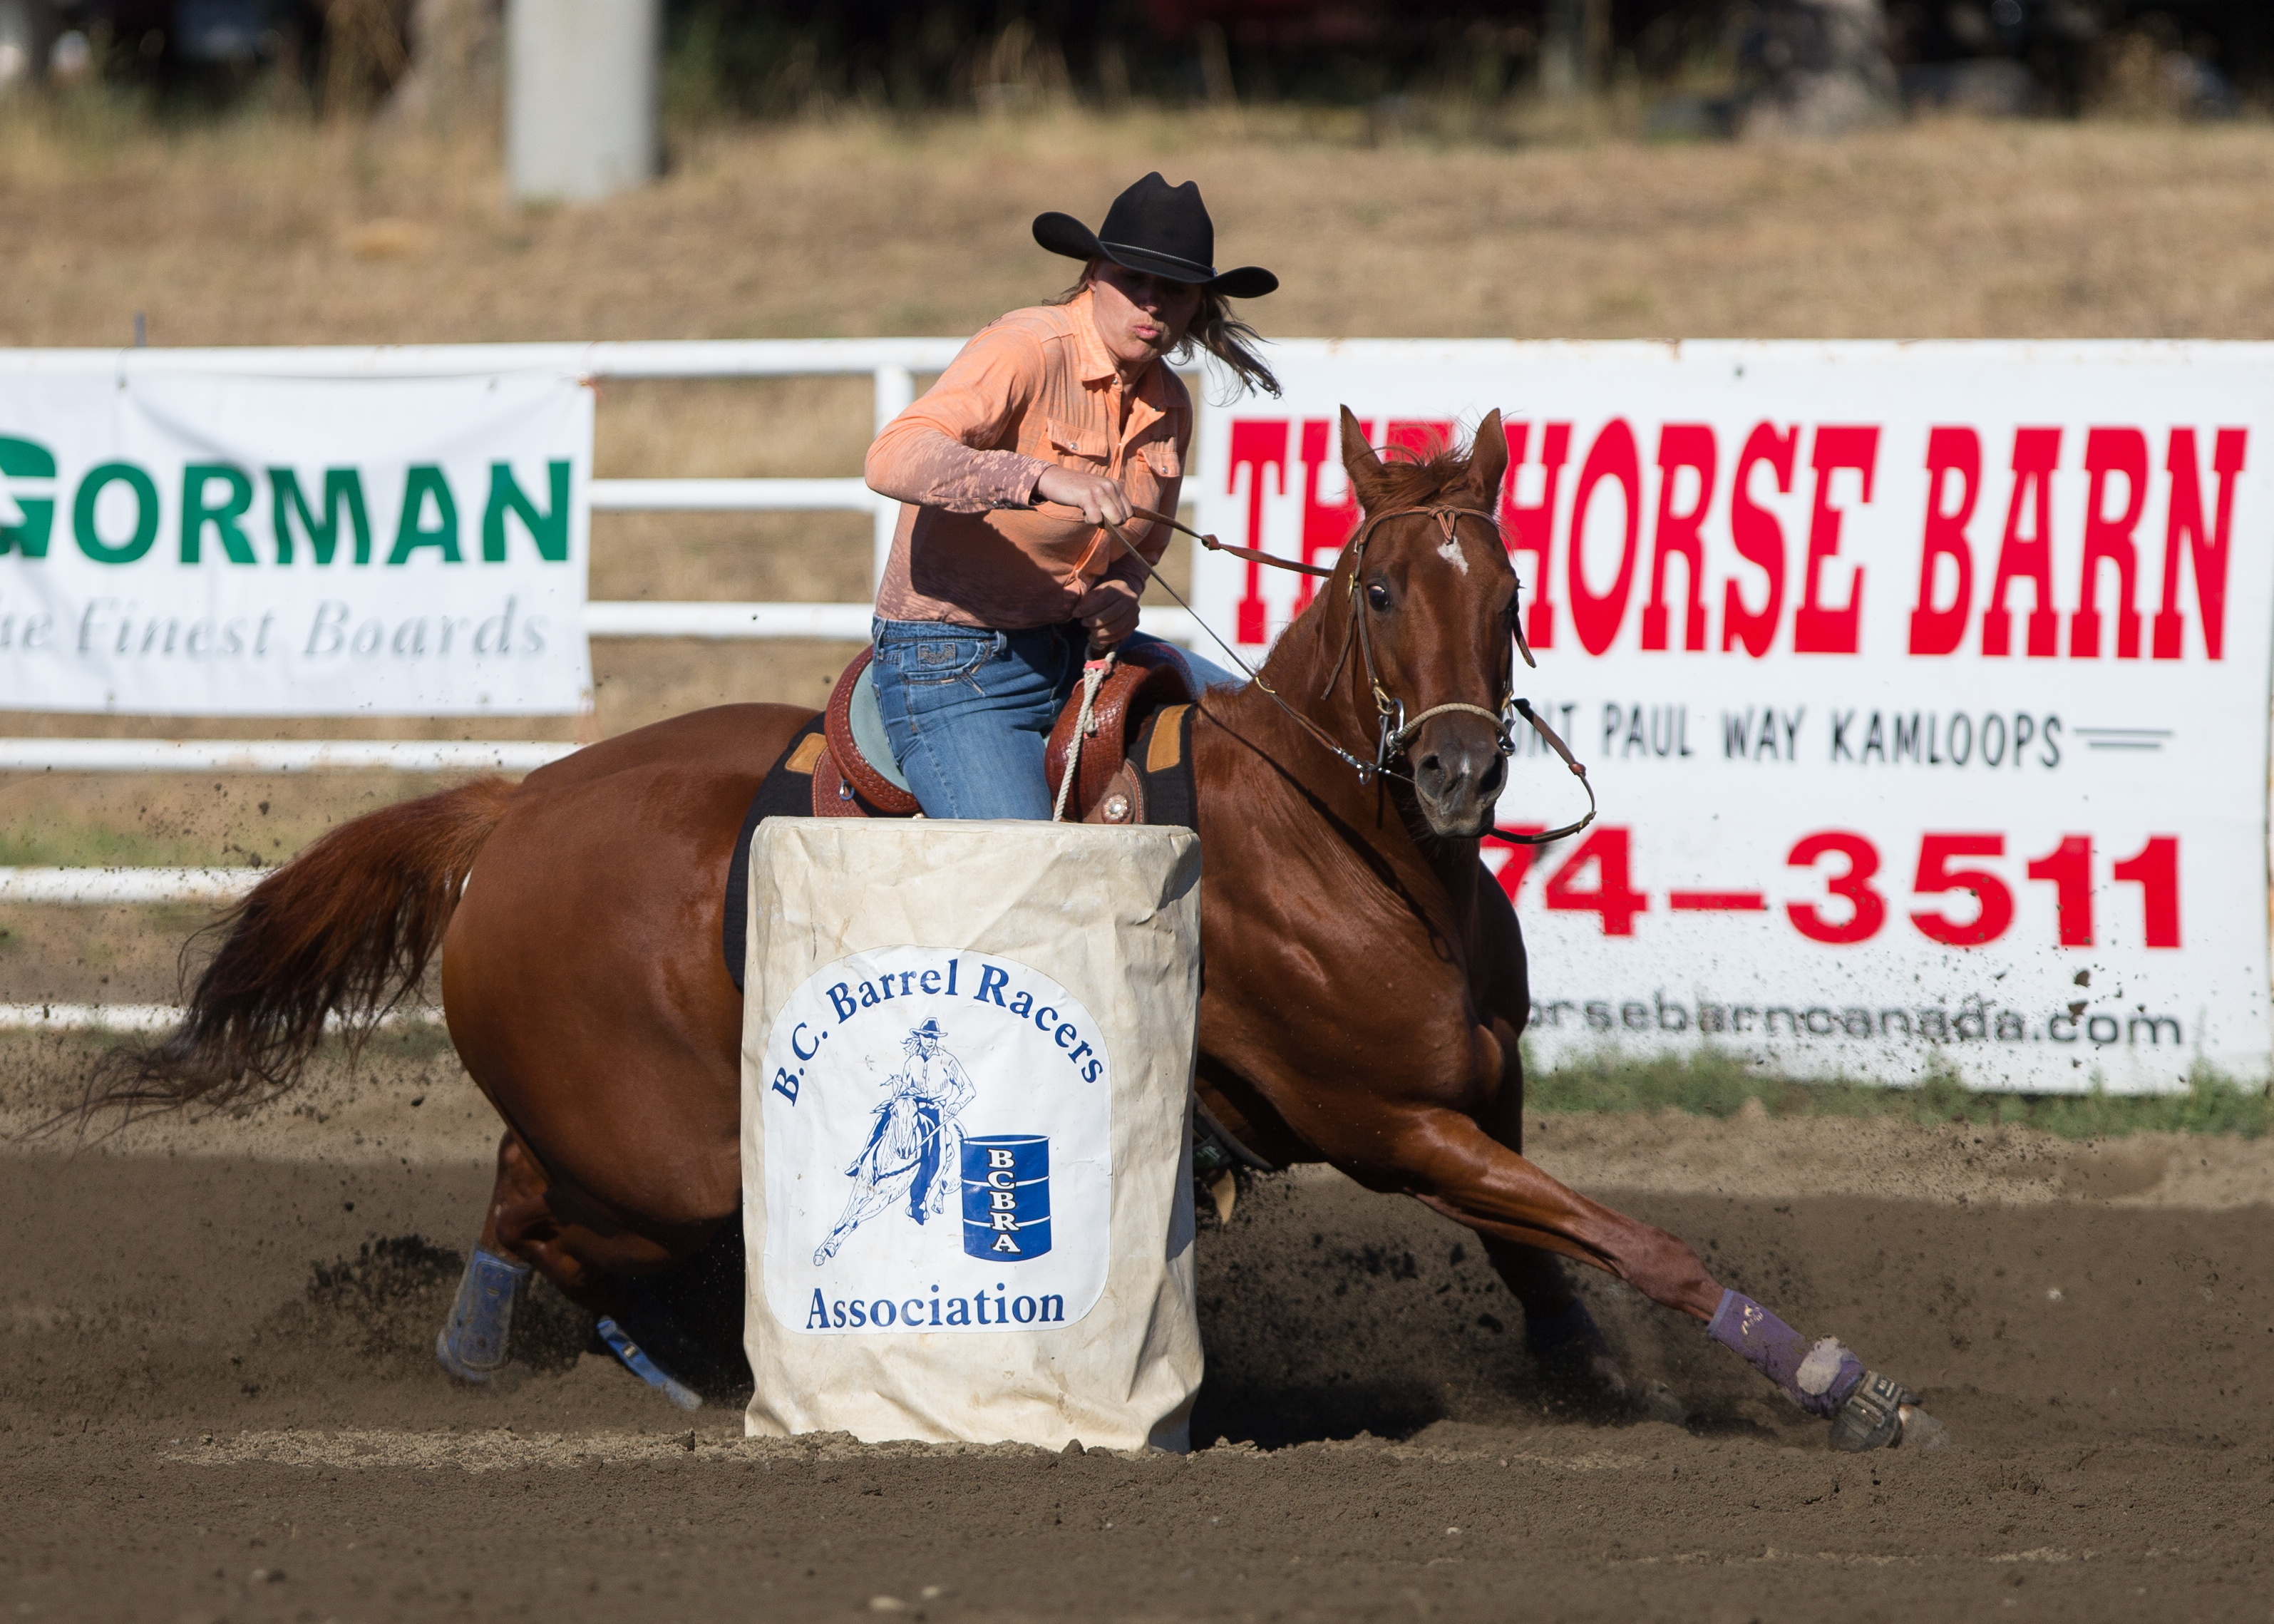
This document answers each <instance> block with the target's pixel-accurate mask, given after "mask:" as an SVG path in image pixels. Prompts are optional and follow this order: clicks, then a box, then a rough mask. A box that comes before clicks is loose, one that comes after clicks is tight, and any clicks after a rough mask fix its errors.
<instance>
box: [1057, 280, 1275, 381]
mask: <svg viewBox="0 0 2274 1624" xmlns="http://www.w3.org/2000/svg"><path fill="white" fill-rule="evenodd" d="M1103 263H1104V261H1103V260H1102V259H1092V260H1091V261H1090V262H1089V263H1088V265H1087V266H1084V267H1082V273H1081V281H1080V282H1076V283H1074V285H1073V287H1071V288H1068V289H1066V290H1065V292H1064V293H1061V294H1059V295H1058V297H1056V298H1053V299H1049V300H1046V301H1044V302H1045V303H1047V304H1051V305H1071V304H1073V301H1074V300H1076V299H1078V298H1080V297H1081V296H1082V294H1083V293H1084V291H1086V290H1087V289H1088V287H1089V284H1090V282H1092V280H1094V279H1095V278H1096V274H1097V267H1099V266H1100V265H1101V264H1103ZM1200 291H1201V307H1200V309H1199V310H1197V311H1195V312H1193V320H1192V325H1191V326H1190V327H1186V329H1185V335H1184V337H1183V338H1182V339H1180V340H1179V341H1178V344H1177V347H1176V348H1175V349H1174V350H1171V351H1169V359H1171V361H1178V362H1183V361H1189V360H1191V359H1192V358H1193V350H1195V349H1199V350H1206V351H1207V352H1208V353H1209V355H1211V356H1213V357H1216V360H1218V361H1219V362H1221V363H1222V364H1223V365H1224V370H1225V371H1226V372H1230V373H1231V380H1230V381H1231V393H1230V394H1228V395H1226V396H1225V397H1224V399H1223V400H1221V401H1219V402H1216V403H1217V404H1218V405H1220V406H1229V405H1230V404H1231V402H1234V401H1236V400H1238V399H1239V397H1240V396H1241V395H1245V394H1246V393H1247V392H1248V391H1249V390H1251V389H1261V390H1262V391H1263V392H1264V393H1265V394H1267V395H1270V396H1271V397H1272V398H1273V399H1274V400H1276V399H1277V398H1278V397H1279V380H1278V379H1277V378H1276V377H1275V376H1274V375H1273V374H1272V371H1271V369H1270V367H1269V366H1268V365H1265V364H1264V360H1263V357H1261V356H1260V355H1258V354H1256V353H1255V346H1256V345H1258V344H1261V343H1265V342H1269V341H1268V340H1266V339H1265V338H1264V336H1263V335H1261V333H1258V332H1257V331H1256V330H1255V329H1254V327H1250V326H1249V325H1248V324H1247V323H1246V321H1245V320H1241V319H1240V318H1239V316H1237V315H1235V314H1233V313H1232V308H1231V300H1230V299H1228V298H1226V297H1224V295H1223V294H1221V293H1216V292H1214V291H1212V290H1210V289H1206V288H1203V289H1201V290H1200Z"/></svg>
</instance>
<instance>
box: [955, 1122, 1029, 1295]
mask: <svg viewBox="0 0 2274 1624" xmlns="http://www.w3.org/2000/svg"><path fill="white" fill-rule="evenodd" d="M963 1250H964V1251H965V1252H968V1253H970V1254H971V1255H972V1256H973V1257H975V1258H985V1259H988V1260H989V1261H990V1262H994V1263H1021V1262H1024V1261H1025V1260H1026V1259H1028V1258H1039V1257H1041V1256H1042V1255H1043V1253H1044V1252H1048V1251H1049V1250H1050V1139H1048V1138H1047V1137H1045V1136H1044V1135H1042V1134H1039V1133H995V1134H989V1135H986V1136H984V1137H981V1136H978V1135H970V1136H967V1137H966V1138H965V1139H964V1141H963Z"/></svg>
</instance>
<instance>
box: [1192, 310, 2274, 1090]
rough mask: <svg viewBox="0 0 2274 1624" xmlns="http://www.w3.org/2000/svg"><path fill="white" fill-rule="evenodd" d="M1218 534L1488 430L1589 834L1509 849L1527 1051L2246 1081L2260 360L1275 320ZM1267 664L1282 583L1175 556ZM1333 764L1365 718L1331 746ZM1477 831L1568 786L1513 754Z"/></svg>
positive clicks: (2258, 1054)
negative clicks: (1355, 451) (1592, 788)
mask: <svg viewBox="0 0 2274 1624" xmlns="http://www.w3.org/2000/svg"><path fill="white" fill-rule="evenodd" d="M1274 365H1275V366H1276V367H1277V368H1278V370H1279V373H1280V377H1281V379H1282V380H1283V381H1284V383H1285V384H1286V386H1287V393H1286V396H1285V398H1284V400H1282V401H1279V402H1263V403H1258V402H1245V403H1243V404H1241V405H1239V406H1238V407H1235V408H1233V409H1231V410H1228V411H1217V412H1213V413H1210V414H1209V416H1208V417H1207V419H1206V421H1205V424H1204V426H1203V431H1202V442H1201V455H1200V460H1199V468H1198V470H1197V473H1196V477H1195V479H1194V480H1193V485H1194V486H1195V487H1196V488H1195V489H1194V490H1193V496H1194V498H1195V500H1197V502H1198V505H1199V508H1200V523H1201V528H1202V529H1203V530H1213V531H1215V532H1216V533H1217V534H1219V535H1221V536H1222V537H1223V538H1224V539H1225V540H1227V541H1231V542H1238V543H1244V544H1246V545H1252V546H1259V547H1266V548H1269V550H1270V551H1272V552H1274V553H1281V554H1284V555H1286V556H1289V557H1297V556H1301V557H1306V558H1312V559H1324V560H1332V558H1333V556H1334V554H1335V553H1336V551H1337V549H1338V548H1339V547H1340V545H1342V543H1343V542H1344V539H1345V538H1347V536H1348V535H1349V533H1350V530H1351V525H1352V510H1351V508H1349V506H1348V503H1347V492H1346V488H1345V482H1344V476H1343V472H1342V469H1341V466H1340V462H1339V460H1338V457H1337V448H1336V440H1335V426H1334V425H1335V419H1336V412H1337V407H1338V406H1340V405H1341V404H1343V403H1344V402H1347V403H1348V404H1349V405H1350V406H1351V408H1352V410H1354V411H1355V412H1356V413H1357V414H1358V415H1359V417H1360V418H1361V419H1363V420H1364V422H1365V424H1366V425H1367V432H1368V433H1369V436H1370V437H1371V438H1372V440H1374V442H1375V443H1377V444H1390V445H1397V444H1406V445H1419V444H1422V443H1425V442H1426V441H1427V440H1430V439H1431V438H1432V437H1434V436H1442V435H1444V434H1446V433H1449V432H1459V431H1461V430H1465V428H1466V427H1467V426H1470V425H1474V424H1475V423H1476V422H1477V421H1478V420H1479V419H1480V417H1482V416H1483V415H1484V413H1485V412H1486V411H1487V410H1489V409H1491V408H1493V407H1499V408H1500V409H1501V410H1502V411H1503V413H1504V414H1505V422H1506V431H1507V435H1508V442H1509V449H1510V469H1511V471H1510V479H1509V483H1508V485H1507V486H1506V487H1505V489H1504V490H1503V492H1502V523H1503V526H1504V529H1505V530H1506V533H1507V536H1508V538H1509V541H1510V547H1511V553H1512V557H1513V561H1514V563H1515V565H1516V567H1517V571H1518V573H1519V575H1521V576H1522V578H1523V582H1524V589H1525V605H1526V622H1525V623H1526V627H1527V630H1528V632H1529V635H1530V637H1531V641H1532V646H1533V648H1534V650H1536V651H1537V653H1538V656H1539V660H1540V668H1539V670H1538V671H1536V672H1525V671H1523V670H1522V669H1521V668H1520V667H1519V671H1518V682H1519V692H1527V693H1528V695H1529V696H1530V697H1531V698H1532V701H1533V703H1535V704H1536V705H1537V706H1538V707H1539V708H1540V710H1541V711H1543V712H1545V713H1546V714H1547V716H1548V717H1549V718H1550V719H1551V720H1553V721H1554V722H1555V725H1556V726H1557V727H1558V728H1559V729H1560V730H1561V731H1562V732H1563V733H1564V734H1565V736H1566V737H1567V738H1568V739H1569V740H1570V743H1571V745H1572V747H1573V748H1574V749H1575V750H1576V751H1577V753H1578V754H1579V756H1581V757H1582V759H1584V760H1585V761H1586V762H1587V763H1589V765H1590V768H1591V770H1592V772H1593V779H1594V782H1595V785H1596V787H1597V791H1598V793H1599V794H1600V797H1601V802H1602V808H1603V810H1602V816H1601V820H1600V823H1597V825H1596V826H1595V827H1594V828H1593V829H1591V830H1589V831H1587V832H1586V833H1585V834H1584V835H1583V836H1581V837H1579V838H1577V839H1574V840H1570V841H1567V842H1564V843H1562V845H1561V846H1557V847H1554V848H1551V849H1548V850H1546V851H1543V852H1541V853H1539V854H1538V855H1536V856H1534V855H1532V853H1528V852H1525V851H1520V850H1516V849H1513V848H1510V847H1508V846H1499V845H1494V846H1488V848H1487V861H1489V862H1491V863H1492V864H1494V865H1495V868H1496V871H1497V872H1498V873H1499V875H1500V877H1501V882H1502V886H1503V888H1504V889H1506V890H1507V891H1509V892H1510V895H1511V896H1512V897H1514V898H1516V899H1517V909H1518V912H1519V914H1520V915H1521V916H1522V918H1523V920H1524V923H1525V933H1526V940H1527V943H1528V944H1529V947H1530V950H1531V966H1532V999H1533V1004H1532V1028H1531V1038H1530V1041H1531V1046H1532V1054H1533V1056H1535V1058H1537V1059H1540V1060H1545V1061H1547V1062H1549V1063H1555V1062H1561V1061H1567V1060H1570V1059H1572V1058H1575V1057H1577V1056H1583V1055H1585V1054H1590V1053H1598V1052H1600V1051H1602V1050H1603V1049H1623V1050H1626V1051H1629V1052H1635V1053H1645V1052H1653V1051H1664V1050H1667V1049H1677V1050H1678V1049H1687V1048H1694V1047H1695V1046H1697V1045H1698V1044H1700V1043H1705V1044H1708V1045H1713V1046H1715V1047H1718V1048H1721V1049H1727V1050H1729V1051H1733V1052H1736V1053H1739V1054H1744V1055H1751V1056H1759V1057H1762V1058H1765V1059H1769V1060H1773V1061H1775V1062H1777V1063H1779V1064H1782V1065H1784V1066H1785V1067H1787V1068H1788V1069H1789V1070H1791V1071H1795V1072H1796V1073H1806V1074H1812V1075H1825V1074H1829V1073H1834V1072H1844V1073H1846V1074H1848V1075H1850V1076H1853V1077H1856V1078H1858V1079H1870V1080H1877V1081H1895V1080H1902V1079H1916V1078H1918V1077H1920V1076H1923V1075H1924V1074H1925V1072H1926V1071H1927V1070H1928V1068H1929V1067H1930V1066H1931V1065H1932V1064H1937V1063H1941V1064H1948V1065H1950V1066H1952V1067H1954V1068H1955V1069H1956V1070H1957V1071H1958V1072H1959V1074H1960V1075H1962V1077H1963V1078H1964V1079H1966V1080H1967V1081H1968V1082H1969V1083H1971V1084H1973V1085H1975V1086H1982V1087H1995V1088H2006V1089H2022V1090H2031V1091H2054V1090H2082V1089H2086V1088H2090V1087H2092V1086H2096V1085H2105V1086H2107V1087H2108V1088H2110V1089H2112V1090H2117V1091H2138V1090H2149V1089H2164V1088H2171V1087H2174V1086H2179V1085H2180V1082H2181V1081H2182V1080H2183V1079H2184V1078H2185V1076H2186V1074H2187V1070H2188V1068H2189V1066H2190V1065H2191V1064H2195V1062H2197V1061H2203V1062H2208V1063H2209V1064H2212V1065H2214V1066H2216V1067H2218V1068H2220V1069H2222V1070H2225V1071H2229V1072H2232V1073H2235V1074H2238V1075H2240V1076H2243V1077H2247V1078H2251V1079H2263V1078H2264V1077H2265V1075H2266V1073H2267V1070H2268V1067H2269V1064H2270V1058H2274V1041H2270V1025H2269V1022H2270V1013H2269V1008H2268V1005H2269V997H2268V951H2267V925H2268V889H2267V795H2268V778H2267V766H2268V760H2267V747H2268V675H2269V673H2268V661H2269V628H2270V615H2274V347H2268V346H2259V345H2218V344H2202V345H2146V344H2142V345H2067V346H2063V345H2018V344H1964V345H1962V344H1917V345H1894V344H1835V345H1812V344H1740V343H1703V344H1686V345H1682V346H1678V347H1677V346H1659V345H1643V344H1613V345H1547V344H1540V345H1525V344H1495V343H1477V344H1419V343H1388V342H1382V343H1349V344H1342V345H1325V344H1297V345H1289V346H1285V347H1284V350H1281V351H1276V352H1275V355H1274ZM1195 568H1196V576H1195V581H1194V605H1195V606H1196V607H1197V608H1198V609H1199V610H1200V612H1201V614H1202V615H1203V616H1204V617H1205V618H1206V619H1207V620H1209V622H1210V623H1211V624H1213V625H1215V626H1216V627H1218V628H1222V629H1225V630H1228V631H1230V630H1236V632H1237V635H1238V637H1239V641H1240V642H1241V643H1245V644H1246V645H1248V650H1252V651H1254V652H1256V653H1260V652H1261V648H1262V646H1263V645H1264V643H1266V641H1267V639H1268V638H1269V636H1272V635H1276V633H1277V632H1278V630H1279V629H1280V628H1283V627H1284V625H1285V623H1286V621H1287V620H1288V618H1289V616H1290V614H1291V613H1292V612H1293V610H1294V608H1295V605H1296V603H1297V599H1298V595H1299V594H1302V593H1304V592H1306V583H1305V582H1304V581H1303V580H1302V579H1301V578H1299V577H1296V576H1293V575H1289V574H1287V573H1285V572H1280V571H1269V570H1261V569H1258V568H1253V567H1250V566H1246V565H1243V564H1239V563H1237V562H1233V561H1230V560H1224V559H1223V558H1222V557H1221V556H1220V555H1206V554H1203V555H1201V560H1200V562H1199V563H1198V564H1197V565H1196V567H1195ZM1350 742H1351V744H1352V747H1353V748H1361V749H1363V748H1366V747H1367V746H1368V745H1369V744H1370V742H1371V741H1363V740H1352V741H1350ZM1512 765H1513V767H1514V769H1515V771H1514V772H1513V775H1512V778H1511V783H1510V789H1509V791H1508V793H1506V794H1505V795H1504V797H1503V798H1502V802H1501V819H1502V823H1504V824H1506V825H1509V826H1510V827H1521V826H1525V825H1529V826H1530V827H1532V828H1534V829H1539V828H1544V827H1546V826H1547V825H1548V824H1549V823H1560V822H1562V821H1563V820H1564V819H1566V818H1568V817H1570V816H1572V814H1573V813H1574V811H1575V810H1576V809H1577V808H1576V805H1575V802H1576V801H1577V796H1576V794H1575V790H1574V786H1571V785H1570V782H1569V780H1568V778H1565V776H1564V775H1563V774H1562V771H1561V770H1560V769H1558V768H1556V767H1555V763H1553V761H1552V760H1550V759H1548V758H1546V757H1544V756H1543V755H1542V753H1541V751H1540V748H1539V746H1538V743H1537V741H1535V740H1527V741H1525V749H1524V753H1523V754H1522V755H1521V756H1519V757H1518V759H1517V761H1516V762H1515V763H1512Z"/></svg>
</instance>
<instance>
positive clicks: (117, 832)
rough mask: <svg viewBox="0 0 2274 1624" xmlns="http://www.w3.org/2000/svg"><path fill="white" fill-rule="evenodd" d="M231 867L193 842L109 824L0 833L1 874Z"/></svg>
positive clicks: (203, 845) (207, 845) (62, 825)
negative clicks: (42, 870) (40, 870)
mask: <svg viewBox="0 0 2274 1624" xmlns="http://www.w3.org/2000/svg"><path fill="white" fill-rule="evenodd" d="M231 861H232V860H231V859H230V858H228V857H225V856H223V855H222V854H221V853H217V852H216V851H215V849H214V847H213V846H212V844H211V843H210V842H209V841H207V840H204V839H200V838H197V837H195V836H191V837H188V838H179V837H177V838H166V837H162V836H156V835H151V834H148V833H146V832H144V831H141V830H138V829H119V828H117V827H114V826H113V825H111V824H109V823H56V824H51V825H49V826H47V827H44V828H38V827H35V828H29V829H26V828H16V829H7V830H0V868H209V867H210V868H228V867H230V866H231ZM234 861H235V862H239V863H241V862H243V861H245V859H244V858H242V857H238V858H236V859H235V860H234Z"/></svg>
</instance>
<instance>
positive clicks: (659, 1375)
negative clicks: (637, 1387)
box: [592, 1314, 703, 1410]
mask: <svg viewBox="0 0 2274 1624" xmlns="http://www.w3.org/2000/svg"><path fill="white" fill-rule="evenodd" d="M592 1328H593V1329H594V1330H596V1331H598V1332H599V1334H600V1340H601V1341H602V1342H606V1343H607V1345H608V1351H609V1352H610V1353H613V1354H614V1355H615V1356H616V1357H617V1358H618V1359H619V1360H621V1362H622V1364H623V1367H624V1368H625V1369H626V1370H628V1371H629V1372H631V1373H632V1374H633V1375H635V1376H636V1377H638V1378H639V1379H640V1380H642V1381H644V1382H645V1383H647V1385H648V1386H650V1387H653V1388H654V1389H655V1390H656V1391H657V1392H659V1393H660V1394H662V1395H664V1397H666V1398H667V1399H669V1400H670V1401H671V1402H673V1403H674V1404H676V1405H678V1406H679V1407H680V1408H681V1410H700V1409H702V1408H703V1395H701V1394H699V1393H697V1392H696V1391H695V1390H694V1389H693V1388H691V1387H687V1386H685V1385H683V1384H681V1383H680V1382H677V1381H674V1380H672V1379H671V1378H670V1377H669V1376H667V1375H666V1374H665V1373H664V1372H663V1367H662V1366H661V1365H658V1364H657V1363H656V1362H655V1361H654V1360H653V1359H651V1358H649V1357H647V1354H646V1352H645V1351H644V1350H643V1349H642V1348H641V1347H640V1345H639V1344H638V1343H637V1342H634V1341H633V1340H632V1339H631V1338H630V1337H629V1335H626V1334H625V1332H624V1327H621V1326H620V1325H618V1324H617V1323H616V1322H615V1321H614V1319H610V1318H608V1317H607V1316H606V1314H603V1315H601V1316H600V1320H599V1324H598V1325H596V1326H594V1327H592Z"/></svg>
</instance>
